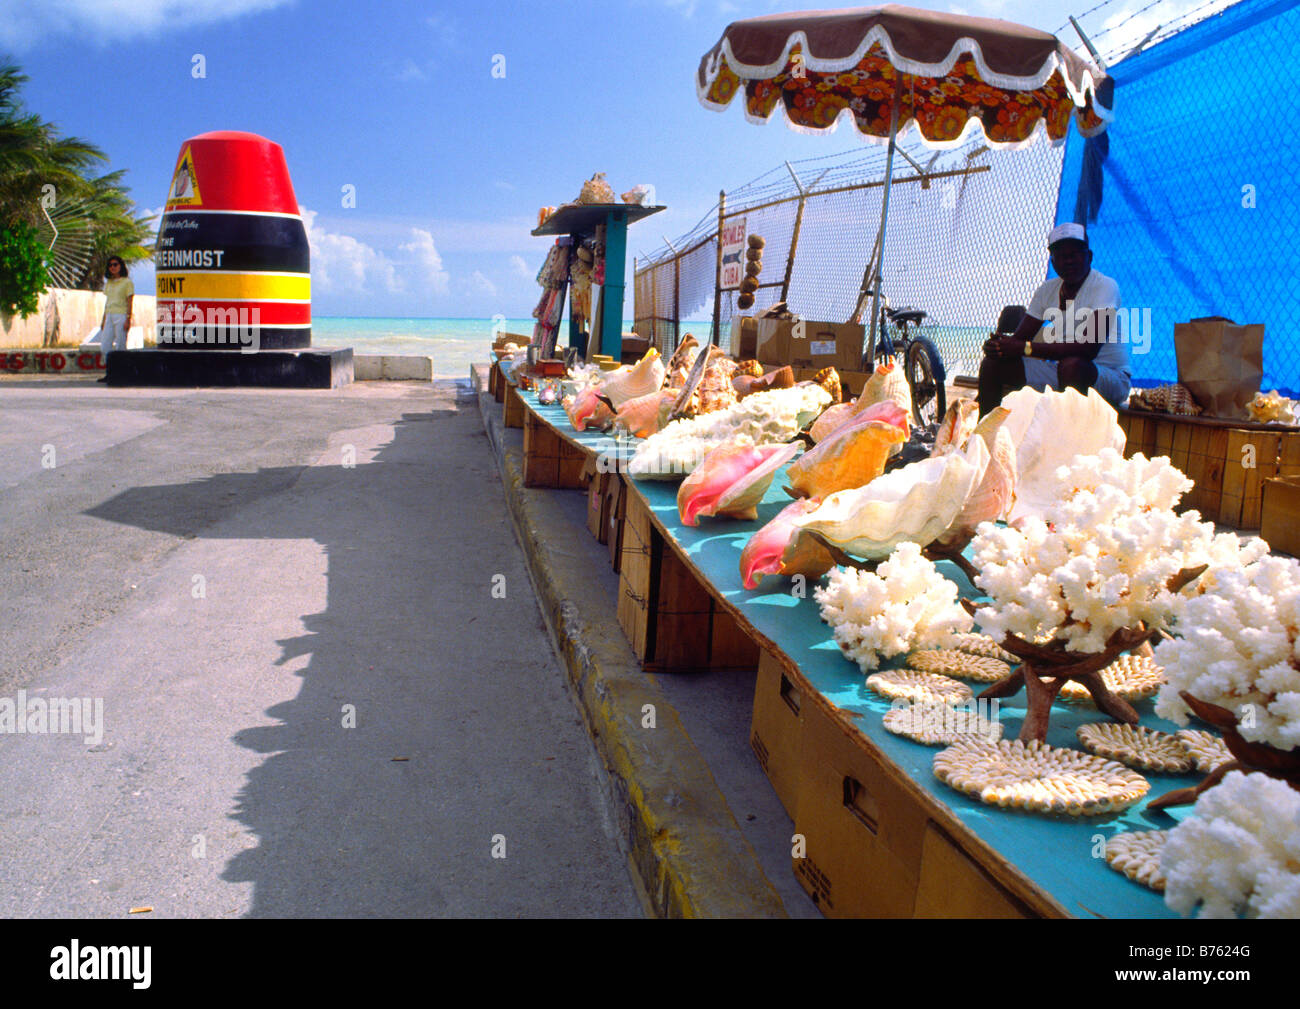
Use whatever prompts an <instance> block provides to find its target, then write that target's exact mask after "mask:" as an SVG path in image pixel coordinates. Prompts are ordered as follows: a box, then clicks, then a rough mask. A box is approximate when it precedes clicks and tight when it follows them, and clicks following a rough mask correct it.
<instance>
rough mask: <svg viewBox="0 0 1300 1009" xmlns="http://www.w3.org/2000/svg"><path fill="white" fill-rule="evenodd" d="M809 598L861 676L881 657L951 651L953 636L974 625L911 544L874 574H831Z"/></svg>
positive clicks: (948, 585) (854, 571)
mask: <svg viewBox="0 0 1300 1009" xmlns="http://www.w3.org/2000/svg"><path fill="white" fill-rule="evenodd" d="M813 598H814V599H815V600H816V601H817V603H818V604H819V605H820V607H821V616H822V619H823V620H825V621H826V622H827V623H828V624H830V625H831V628H832V629H833V632H834V636H835V643H836V644H837V645H839V646H840V651H842V652H843V653H844V654H845V656H847V657H848V658H849V659H851V660H852V661H854V662H856V663H857V664H858V667H859V668H860V669H861V670H862V671H863V672H864V673H866V672H870V671H871V670H873V669H875V668H876V667H877V666H878V665H879V664H880V659H881V658H882V657H884V658H889V657H891V656H895V655H902V654H904V653H905V652H909V651H911V650H912V649H914V648H944V647H949V646H951V645H953V644H955V640H954V638H953V635H954V634H958V633H962V632H965V631H969V630H970V629H971V626H972V621H971V617H970V614H968V613H967V612H966V611H965V610H964V609H962V608H961V606H959V605H958V604H957V586H956V584H954V583H953V582H950V581H949V580H948V579H947V578H945V577H943V575H941V574H939V570H938V569H937V568H936V567H935V566H934V564H933V563H931V562H930V561H928V560H926V559H925V558H924V557H922V556H921V548H920V547H919V546H917V545H916V544H915V543H902V544H900V545H899V546H898V548H897V549H896V550H895V551H894V553H893V555H892V556H891V557H890V558H889V560H887V561H885V562H883V563H882V564H881V565H880V566H879V567H878V568H877V569H876V572H875V573H874V574H873V573H871V572H868V571H859V570H857V569H851V570H843V569H839V568H837V569H835V570H834V571H832V572H831V573H830V575H829V576H828V580H827V585H826V587H825V588H820V587H819V588H817V589H815V590H814V591H813Z"/></svg>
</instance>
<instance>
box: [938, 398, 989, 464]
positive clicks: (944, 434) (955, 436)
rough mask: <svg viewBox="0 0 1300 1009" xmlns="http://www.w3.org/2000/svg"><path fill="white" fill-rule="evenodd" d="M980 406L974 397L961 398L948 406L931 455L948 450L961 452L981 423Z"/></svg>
mask: <svg viewBox="0 0 1300 1009" xmlns="http://www.w3.org/2000/svg"><path fill="white" fill-rule="evenodd" d="M979 419H980V406H979V403H978V402H976V401H975V400H973V399H959V400H957V402H955V403H953V404H952V406H950V407H948V412H947V413H945V414H944V415H943V420H942V421H941V422H940V424H939V430H938V432H937V433H936V434H935V436H934V448H933V449H932V450H931V452H930V454H931V455H943V454H944V453H946V452H960V451H961V449H962V446H963V445H965V444H966V439H967V438H969V437H970V436H971V434H973V433H974V431H975V426H976V425H977V424H978V423H979Z"/></svg>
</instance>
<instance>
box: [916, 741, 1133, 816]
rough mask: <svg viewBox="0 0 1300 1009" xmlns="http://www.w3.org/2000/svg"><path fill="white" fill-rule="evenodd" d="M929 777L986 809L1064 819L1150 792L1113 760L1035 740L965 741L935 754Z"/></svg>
mask: <svg viewBox="0 0 1300 1009" xmlns="http://www.w3.org/2000/svg"><path fill="white" fill-rule="evenodd" d="M933 767H934V776H935V777H936V778H938V779H939V780H940V781H942V782H943V783H944V784H945V785H948V786H949V787H951V788H955V789H956V790H957V791H959V792H964V793H966V794H967V795H970V796H972V797H974V798H977V799H979V800H980V801H981V802H984V803H986V804H988V805H990V806H1001V807H1004V808H1010V809H1027V810H1033V811H1035V812H1040V813H1065V814H1068V815H1069V816H1100V815H1102V814H1105V813H1113V812H1116V811H1118V810H1121V809H1125V808H1127V807H1128V806H1130V805H1132V804H1133V803H1135V802H1137V801H1138V799H1140V798H1142V796H1144V795H1146V793H1147V792H1148V791H1149V790H1150V788H1151V786H1150V784H1149V783H1148V782H1147V780H1146V779H1145V778H1143V777H1142V775H1140V774H1138V773H1137V772H1136V771H1131V770H1129V769H1128V768H1127V767H1125V766H1124V765H1123V764H1117V763H1115V762H1114V761H1113V760H1103V759H1102V758H1101V757H1095V756H1093V755H1092V754H1090V753H1082V752H1080V751H1079V750H1067V749H1060V748H1057V747H1054V746H1049V745H1047V744H1046V743H1040V742H1038V741H1037V740H1031V741H1029V742H1027V743H1026V742H1022V741H1020V740H1018V739H1016V740H1009V741H1008V740H1001V741H999V742H996V743H989V742H985V741H983V740H977V739H966V740H963V741H961V742H959V743H955V744H953V745H952V746H950V747H948V749H946V750H942V751H940V752H939V753H937V754H935V757H934V764H933Z"/></svg>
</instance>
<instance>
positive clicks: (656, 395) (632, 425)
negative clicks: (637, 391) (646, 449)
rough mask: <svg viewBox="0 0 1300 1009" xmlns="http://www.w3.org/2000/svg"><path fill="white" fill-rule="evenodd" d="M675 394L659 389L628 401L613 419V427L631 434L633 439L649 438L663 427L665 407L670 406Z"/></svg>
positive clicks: (670, 390)
mask: <svg viewBox="0 0 1300 1009" xmlns="http://www.w3.org/2000/svg"><path fill="white" fill-rule="evenodd" d="M676 398H677V393H676V392H675V391H673V390H672V389H660V390H658V391H657V392H652V393H650V394H649V395H648V396H638V397H637V398H636V399H629V400H628V401H627V402H626V403H624V404H623V406H622V407H621V408H620V409H619V411H618V415H617V416H616V417H615V418H614V426H615V427H616V428H622V429H623V430H624V431H628V432H630V433H631V435H632V437H634V438H649V437H650V436H651V435H652V434H654V433H655V432H656V431H658V430H659V429H660V428H661V427H663V425H664V422H665V418H666V417H667V410H666V408H665V407H666V406H672V404H673V400H675V399H676Z"/></svg>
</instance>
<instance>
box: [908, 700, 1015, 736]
mask: <svg viewBox="0 0 1300 1009" xmlns="http://www.w3.org/2000/svg"><path fill="white" fill-rule="evenodd" d="M884 725H885V728H886V729H888V730H889V731H890V732H892V733H894V735H896V736H905V737H906V738H908V739H911V740H914V741H915V742H918V743H923V744H924V745H926V746H952V745H953V744H954V743H959V742H961V741H962V740H963V739H970V738H971V737H972V736H974V737H976V738H978V739H987V740H995V739H999V738H1001V736H1002V728H1003V726H1002V723H1001V722H991V721H989V720H988V719H987V718H985V717H984V716H983V715H982V714H980V713H979V711H978V710H977V709H976V708H975V707H973V706H972V707H962V706H954V705H951V704H945V703H943V702H942V701H926V702H922V703H918V704H909V705H908V706H907V707H905V708H890V709H889V710H888V711H886V712H885V718H884Z"/></svg>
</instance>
